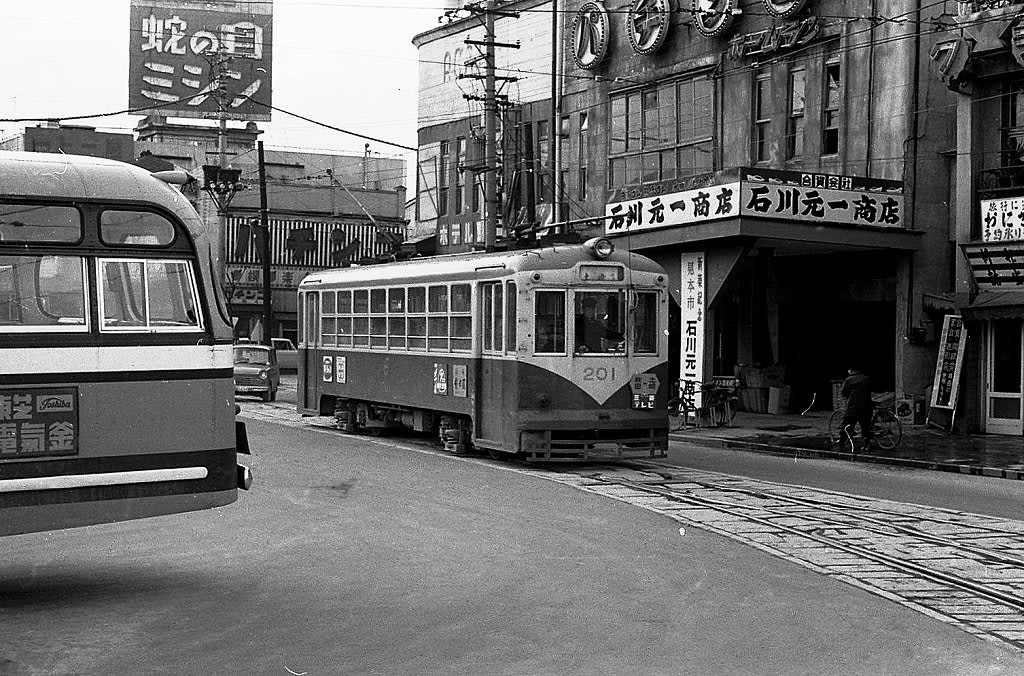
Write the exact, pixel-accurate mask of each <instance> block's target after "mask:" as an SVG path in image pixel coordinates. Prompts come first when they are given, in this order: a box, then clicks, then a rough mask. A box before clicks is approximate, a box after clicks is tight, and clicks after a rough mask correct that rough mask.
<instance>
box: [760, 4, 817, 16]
mask: <svg viewBox="0 0 1024 676" xmlns="http://www.w3.org/2000/svg"><path fill="white" fill-rule="evenodd" d="M763 1H764V8H765V9H766V10H768V13H769V14H771V15H772V16H774V17H775V18H776V19H785V18H787V17H790V16H793V15H794V14H796V13H797V12H799V11H800V10H801V9H803V8H804V5H806V4H807V0H763Z"/></svg>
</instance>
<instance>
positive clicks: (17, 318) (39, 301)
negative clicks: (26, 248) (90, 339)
mask: <svg viewBox="0 0 1024 676" xmlns="http://www.w3.org/2000/svg"><path fill="white" fill-rule="evenodd" d="M85 279H86V272H85V262H84V261H83V260H82V259H81V258H79V257H78V256H0V332H3V333H22V332H25V333H28V332H41V331H85V330H87V328H88V326H87V323H86V312H85V308H86V283H85Z"/></svg>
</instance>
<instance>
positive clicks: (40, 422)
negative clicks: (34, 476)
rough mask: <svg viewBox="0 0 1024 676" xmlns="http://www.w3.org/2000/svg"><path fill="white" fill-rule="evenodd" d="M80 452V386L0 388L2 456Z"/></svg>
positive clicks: (73, 453) (0, 448)
mask: <svg viewBox="0 0 1024 676" xmlns="http://www.w3.org/2000/svg"><path fill="white" fill-rule="evenodd" d="M77 453H78V388H76V387H26V388H16V389H8V388H2V389H0V459H8V458H27V457H38V456H50V455H76V454H77Z"/></svg>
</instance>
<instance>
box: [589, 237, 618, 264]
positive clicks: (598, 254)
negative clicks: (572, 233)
mask: <svg viewBox="0 0 1024 676" xmlns="http://www.w3.org/2000/svg"><path fill="white" fill-rule="evenodd" d="M583 248H584V249H586V250H587V252H589V253H590V255H591V256H593V257H594V258H597V259H605V258H608V257H609V256H611V255H612V252H613V251H615V245H614V244H613V243H612V241H611V240H610V239H608V238H607V237H592V238H590V239H588V240H587V241H586V242H584V243H583Z"/></svg>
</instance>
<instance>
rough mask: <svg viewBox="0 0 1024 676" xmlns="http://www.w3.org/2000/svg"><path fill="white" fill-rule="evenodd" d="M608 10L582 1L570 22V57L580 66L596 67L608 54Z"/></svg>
mask: <svg viewBox="0 0 1024 676" xmlns="http://www.w3.org/2000/svg"><path fill="white" fill-rule="evenodd" d="M609 25H610V19H609V18H608V10H607V9H605V8H604V5H602V4H601V3H600V2H584V3H583V4H582V5H581V6H580V8H579V9H578V10H577V11H576V18H575V19H573V22H572V58H573V61H575V62H576V65H577V66H579V67H580V68H597V66H598V65H599V64H600V63H601V62H602V61H604V57H605V56H606V55H607V54H608V26H609Z"/></svg>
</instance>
